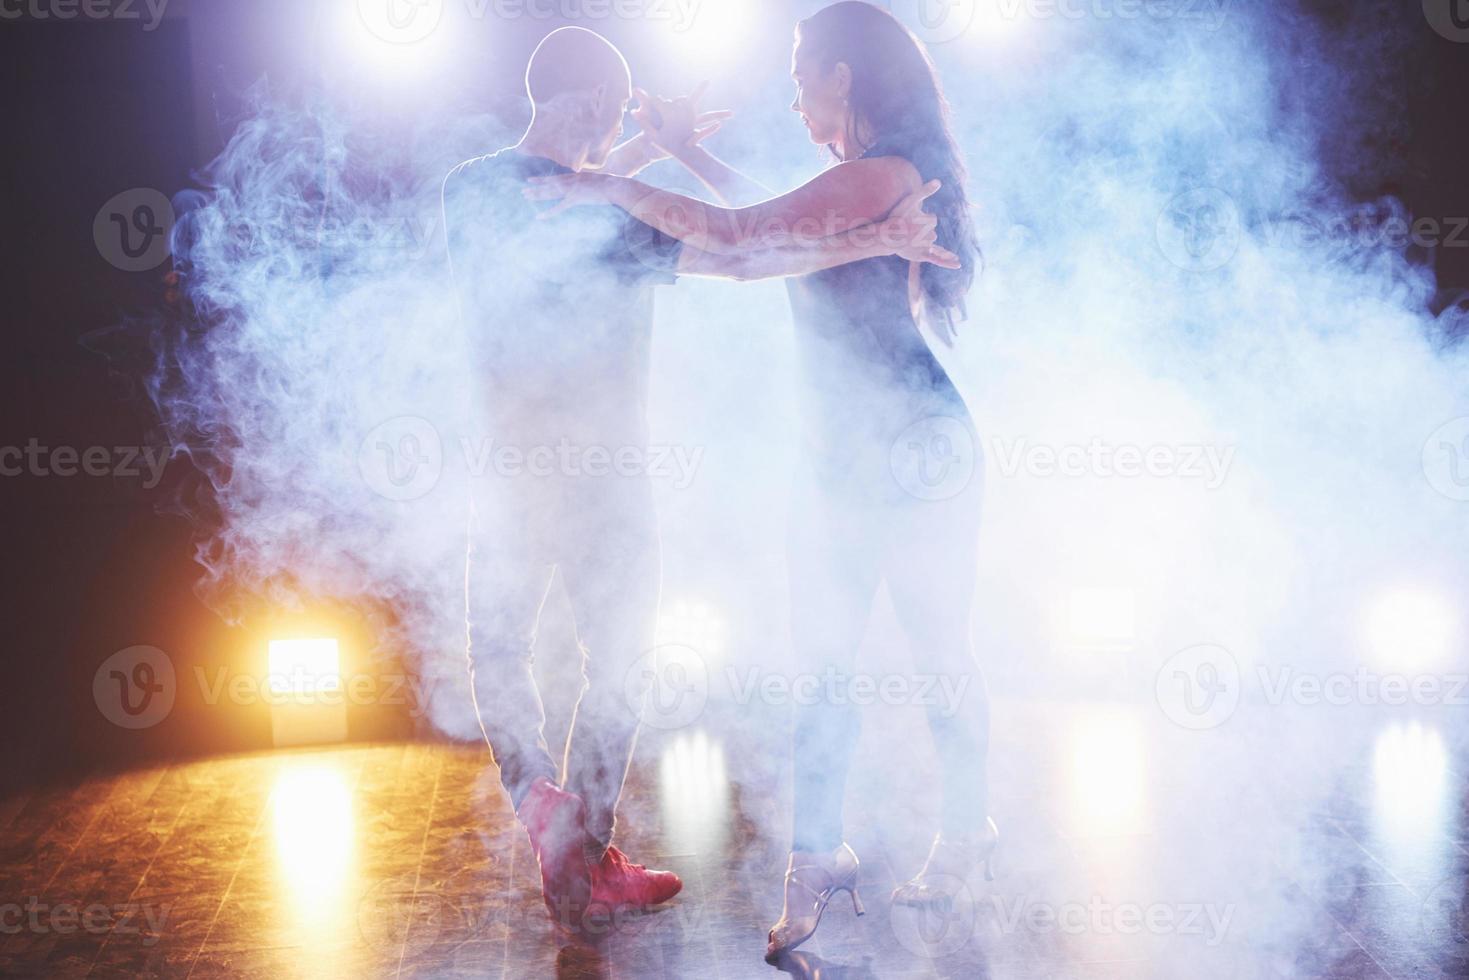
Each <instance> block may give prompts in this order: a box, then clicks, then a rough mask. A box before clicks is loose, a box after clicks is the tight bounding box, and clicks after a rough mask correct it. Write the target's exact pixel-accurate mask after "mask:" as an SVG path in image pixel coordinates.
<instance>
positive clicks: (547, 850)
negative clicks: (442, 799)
mask: <svg viewBox="0 0 1469 980" xmlns="http://www.w3.org/2000/svg"><path fill="white" fill-rule="evenodd" d="M507 498H508V499H507ZM475 504H476V507H475V518H474V519H472V521H471V534H470V545H469V558H468V563H467V568H466V583H465V584H466V588H465V594H466V597H467V603H466V604H467V613H468V614H467V619H468V629H469V671H470V682H471V690H472V692H473V695H474V699H475V709H476V712H477V713H478V715H479V720H480V727H481V728H482V730H483V731H484V734H485V740H486V741H488V742H489V744H490V749H491V751H492V752H494V754H495V759H496V761H497V762H498V763H499V765H500V781H501V782H502V783H503V784H504V786H505V789H506V792H508V793H509V794H510V799H511V802H512V803H513V804H514V805H515V814H516V816H517V817H518V818H519V819H520V822H521V823H522V824H523V825H524V826H525V829H526V833H527V834H528V835H529V836H530V843H531V849H532V850H533V851H534V852H535V855H536V862H537V864H538V865H539V867H540V872H541V894H542V898H543V899H544V900H545V903H546V909H547V911H548V912H549V913H550V915H551V918H552V920H553V921H554V922H556V923H557V924H558V925H562V926H566V927H568V928H572V929H575V928H577V927H578V926H580V924H581V922H582V917H583V915H584V914H585V913H586V910H587V907H588V905H589V904H590V902H591V897H592V878H591V867H590V866H589V865H588V864H587V861H586V853H585V851H586V848H585V840H586V831H585V829H584V827H585V823H586V807H585V805H584V804H583V803H582V801H581V800H580V799H579V798H577V797H576V796H575V795H574V794H571V793H568V792H565V791H563V790H562V789H561V788H560V787H558V786H557V785H556V763H555V761H554V760H553V759H552V758H551V754H550V752H549V751H547V749H546V740H545V735H544V733H543V728H544V726H545V711H544V709H543V707H542V705H541V696H540V691H539V690H537V688H536V682H535V675H534V673H533V672H532V665H533V650H534V644H535V630H536V625H537V622H538V621H539V618H540V611H541V607H542V605H543V604H544V602H545V597H546V593H547V591H548V588H549V584H550V577H551V574H552V566H551V564H550V563H549V561H546V560H544V559H543V558H542V557H541V556H542V554H543V549H542V547H541V545H540V542H542V541H544V540H545V535H544V529H545V526H546V523H547V522H546V520H544V518H545V517H546V516H547V513H548V511H547V508H546V501H545V500H541V501H538V502H527V501H526V500H524V499H517V498H513V496H512V495H511V494H508V493H507V494H499V495H496V496H494V497H492V498H489V499H487V498H486V497H480V498H479V499H477V500H476V501H475ZM538 518H541V519H538ZM553 523H554V522H553Z"/></svg>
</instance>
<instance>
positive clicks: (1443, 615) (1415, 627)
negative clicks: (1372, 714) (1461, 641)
mask: <svg viewBox="0 0 1469 980" xmlns="http://www.w3.org/2000/svg"><path fill="white" fill-rule="evenodd" d="M1458 625H1459V624H1458V617H1457V616H1456V615H1455V613H1454V607H1453V606H1452V605H1451V604H1450V603H1448V602H1447V601H1445V600H1444V598H1443V597H1442V596H1440V595H1437V594H1435V593H1432V592H1428V591H1423V590H1419V589H1408V588H1402V589H1395V590H1393V591H1390V592H1387V593H1384V594H1383V595H1381V596H1379V597H1378V598H1377V599H1376V600H1375V601H1373V603H1372V604H1371V605H1370V606H1369V607H1368V609H1367V615H1366V622H1365V630H1366V645H1367V649H1368V650H1369V652H1370V653H1371V655H1372V656H1373V658H1374V659H1375V661H1376V666H1377V667H1379V668H1381V669H1383V670H1390V671H1393V672H1408V671H1417V670H1428V669H1432V668H1433V667H1435V666H1439V665H1442V664H1445V663H1448V662H1450V661H1451V660H1452V659H1453V653H1454V644H1455V642H1456V639H1457V634H1458V632H1459V630H1458Z"/></svg>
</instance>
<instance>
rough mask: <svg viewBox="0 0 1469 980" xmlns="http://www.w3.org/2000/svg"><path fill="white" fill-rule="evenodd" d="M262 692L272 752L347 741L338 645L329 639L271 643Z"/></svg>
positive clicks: (296, 638)
mask: <svg viewBox="0 0 1469 980" xmlns="http://www.w3.org/2000/svg"><path fill="white" fill-rule="evenodd" d="M267 661H268V668H267V670H268V673H267V676H266V687H267V690H268V691H269V692H270V731H271V740H272V742H273V743H274V744H275V745H276V746H277V747H282V746H287V745H310V744H315V743H322V742H341V741H344V740H345V739H346V738H347V702H346V698H345V696H344V692H343V690H342V657H341V649H340V645H339V644H338V643H337V641H336V639H335V638H332V637H309V638H304V637H293V638H290V639H280V640H271V641H270V645H269V653H268V656H267Z"/></svg>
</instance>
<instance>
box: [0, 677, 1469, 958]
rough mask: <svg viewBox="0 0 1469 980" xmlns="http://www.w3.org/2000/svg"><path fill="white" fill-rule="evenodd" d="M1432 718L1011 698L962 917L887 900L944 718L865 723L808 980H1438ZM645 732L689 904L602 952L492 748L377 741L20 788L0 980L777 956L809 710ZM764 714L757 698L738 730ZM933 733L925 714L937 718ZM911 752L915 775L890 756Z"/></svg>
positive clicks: (666, 854) (1461, 824) (1446, 874)
mask: <svg viewBox="0 0 1469 980" xmlns="http://www.w3.org/2000/svg"><path fill="white" fill-rule="evenodd" d="M1444 710H1445V709H1439V714H1437V715H1432V714H1430V715H1428V716H1425V717H1417V716H1412V715H1396V714H1393V713H1391V712H1383V713H1368V712H1362V713H1358V714H1355V715H1352V716H1350V717H1347V716H1339V715H1336V714H1329V713H1327V712H1326V711H1325V709H1320V710H1317V711H1313V710H1311V709H1299V710H1297V711H1295V712H1288V711H1283V710H1282V709H1280V708H1278V707H1277V708H1274V709H1261V710H1260V711H1258V712H1255V713H1254V714H1252V713H1251V709H1249V708H1247V707H1241V709H1240V712H1239V713H1238V714H1237V715H1236V717H1235V718H1232V719H1230V721H1229V723H1228V724H1226V725H1223V726H1220V727H1219V728H1218V729H1216V730H1213V731H1206V732H1193V731H1185V730H1183V729H1180V728H1178V727H1177V726H1174V725H1171V724H1170V723H1169V722H1168V721H1167V719H1166V718H1162V717H1161V716H1160V713H1159V712H1157V710H1156V706H1151V709H1150V706H1148V705H1145V704H1141V703H1135V704H1126V703H1116V704H1108V703H1105V702H1102V701H1099V700H1096V699H1093V700H1087V701H1074V702H1068V701H1059V700H1042V699H1034V700H1019V701H1016V700H1003V699H1002V700H1000V701H999V702H998V703H997V704H996V709H995V735H994V751H993V758H994V760H995V761H994V766H993V783H994V803H993V810H994V813H995V816H996V818H997V820H998V823H999V825H1000V827H1001V832H1002V840H1003V851H1002V855H1001V857H1002V860H1001V861H1000V866H999V871H1000V874H999V878H998V880H996V881H994V882H993V883H986V882H984V881H983V879H982V877H976V878H975V879H974V880H973V881H970V882H968V883H967V884H966V887H965V888H964V890H963V891H961V892H960V893H959V895H958V896H957V898H956V900H955V902H954V903H953V905H952V906H951V907H949V908H948V909H945V910H942V911H941V912H940V913H925V914H922V915H920V914H917V913H914V912H910V911H909V910H906V909H902V908H894V907H892V906H891V905H890V903H889V902H888V893H889V892H890V890H891V889H892V887H893V886H894V884H895V883H896V882H897V881H898V880H900V879H901V878H903V877H906V876H907V875H908V874H911V873H912V871H913V870H914V869H916V867H917V866H918V864H919V863H920V862H921V860H922V857H923V854H924V853H925V852H926V849H927V835H928V834H929V833H930V832H931V830H930V829H929V828H931V819H932V815H933V813H934V812H935V810H936V805H937V800H936V787H935V785H934V782H933V778H932V759H931V756H930V755H929V754H928V752H929V750H928V749H927V746H926V743H925V742H924V740H923V737H922V734H921V716H912V715H901V713H900V715H895V716H894V717H892V718H879V719H875V720H874V719H869V724H867V725H866V727H865V729H864V736H863V742H862V752H861V753H860V754H859V763H858V767H857V769H856V771H855V772H854V773H853V777H852V782H851V785H850V787H849V794H848V805H847V818H848V823H849V839H850V841H851V843H852V844H853V846H854V848H855V849H856V850H857V852H858V853H859V855H861V857H862V860H863V874H864V877H863V892H864V897H865V899H866V906H867V915H866V916H865V917H863V918H861V919H858V918H856V917H855V916H854V915H853V913H852V909H851V906H850V904H849V903H845V902H837V903H834V904H833V906H832V908H831V909H830V910H829V911H828V914H827V917H826V920H825V921H824V922H823V924H822V926H821V928H820V930H819V932H818V933H817V935H816V937H815V938H814V939H813V940H812V941H811V942H809V943H808V944H807V945H806V947H805V948H804V950H803V952H802V954H801V955H800V956H797V957H792V958H791V959H789V960H788V961H786V962H784V963H782V964H780V965H779V970H781V971H784V972H785V973H789V974H793V975H796V976H813V977H849V978H850V977H935V976H936V977H965V978H973V977H996V978H998V977H1055V978H1063V977H1066V978H1069V977H1077V978H1080V977H1109V978H1114V977H1115V978H1133V977H1168V978H1201V977H1204V978H1207V977H1221V978H1223V977H1231V978H1233V977H1257V976H1258V977H1362V978H1366V977H1396V978H1407V977H1425V976H1429V977H1432V976H1462V975H1465V974H1466V972H1469V940H1466V934H1465V926H1466V921H1465V916H1464V903H1465V900H1466V881H1469V854H1466V847H1469V838H1466V829H1465V824H1466V820H1465V813H1466V809H1465V800H1466V792H1465V790H1466V785H1469V784H1466V781H1465V775H1464V774H1465V768H1464V763H1465V761H1466V760H1469V752H1466V746H1469V740H1466V739H1464V737H1463V732H1462V730H1454V729H1446V728H1444V727H1442V724H1443V722H1444V717H1445V716H1444V714H1443V712H1444ZM738 720H740V718H739V717H737V716H735V715H734V714H731V713H721V712H718V711H714V712H710V714H709V717H707V718H705V719H703V721H704V722H705V724H704V725H703V727H699V728H687V729H682V730H678V731H647V732H645V734H644V737H643V739H642V741H641V742H640V744H639V748H638V756H637V760H636V762H635V766H634V770H633V773H632V778H631V781H630V783H629V787H628V792H627V795H626V798H625V801H624V808H623V815H622V823H621V826H620V830H619V835H620V838H619V839H620V842H621V843H622V845H623V846H624V848H625V849H626V850H627V851H628V852H629V853H630V854H631V855H632V856H633V857H634V858H635V859H636V860H640V861H647V862H648V863H650V864H654V865H659V866H664V867H669V868H672V869H674V870H676V871H678V872H679V873H680V874H681V875H682V876H683V878H684V881H685V883H686V884H685V890H684V892H683V894H682V895H681V896H679V897H678V898H677V899H676V900H675V901H674V902H673V903H672V904H671V905H669V906H667V907H665V908H663V909H661V910H656V911H652V912H649V913H645V914H640V915H637V916H628V917H623V918H620V919H618V920H617V921H614V922H610V923H608V924H606V926H605V927H604V928H603V930H602V931H601V932H600V933H599V934H598V935H597V936H593V937H587V938H586V939H585V940H584V941H581V942H577V943H571V942H568V941H567V940H565V939H563V938H560V937H558V936H557V934H556V933H554V932H553V930H552V929H551V928H550V927H549V925H548V924H547V923H546V922H545V921H544V920H543V918H542V914H541V907H540V904H539V901H538V888H537V877H536V873H535V868H534V864H533V860H532V858H531V854H530V850H529V848H528V846H527V843H526V840H525V838H524V835H523V834H522V833H521V831H520V830H519V829H518V827H517V826H516V824H515V823H514V820H513V818H512V814H511V812H510V809H509V806H508V804H507V802H506V800H505V798H504V797H503V794H502V793H501V792H500V790H499V786H498V783H497V781H496V776H495V771H494V769H493V766H492V765H491V764H490V762H489V757H488V754H487V752H486V751H484V750H482V749H480V748H478V747H476V746H472V745H452V744H433V743H427V742H423V743H409V744H362V745H357V744H353V745H346V746H338V747H332V748H324V749H298V750H292V751H276V752H267V753H260V754H252V755H243V756H230V757H223V758H215V759H208V760H202V761H180V762H178V763H175V764H171V765H164V766H158V767H153V768H147V769H141V770H136V771H131V772H125V773H108V774H98V775H95V776H93V777H92V778H88V779H85V780H80V781H75V782H72V783H70V784H68V785H64V786H57V787H51V788H47V789H43V790H36V791H33V792H30V793H28V794H22V795H20V796H17V797H15V798H13V799H10V800H8V801H5V802H4V804H3V806H0V835H3V837H0V840H3V851H0V882H3V885H0V906H3V907H0V926H3V928H4V935H0V974H3V975H6V976H37V977H41V976H44V977H68V976H96V977H113V976H116V977H149V976H168V977H172V976H180V977H182V976H192V977H214V976H225V975H230V976H247V977H261V978H291V977H301V978H321V977H501V976H504V977H521V976H526V977H540V976H545V977H549V976H561V977H698V978H704V977H709V978H718V977H778V976H780V975H781V973H780V972H778V970H777V968H773V967H771V966H767V965H766V964H765V963H764V962H763V961H762V953H763V948H764V946H763V944H764V936H765V930H766V928H767V927H768V926H769V924H770V923H771V921H772V920H773V919H774V918H775V917H776V915H777V913H778V912H779V908H780V895H781V872H782V870H783V866H784V859H785V854H784V851H785V846H786V845H785V841H784V839H783V838H784V835H785V832H786V831H785V828H786V824H787V820H788V813H789V786H788V784H789V766H788V761H787V760H786V759H785V758H784V754H783V752H782V751H781V749H780V746H781V744H782V741H783V739H784V738H785V737H786V735H785V731H784V730H783V729H782V727H781V725H780V724H779V723H778V719H776V718H775V717H774V715H773V716H772V718H771V719H770V723H769V724H765V723H763V720H762V723H760V724H748V723H747V724H744V725H736V724H734V723H735V722H736V721H738ZM745 720H746V721H747V722H748V721H749V719H748V718H746V719H745ZM906 726H913V728H912V730H911V731H910V730H909V728H908V727H906ZM894 758H897V759H904V758H906V759H908V761H909V764H908V765H897V766H894V765H891V764H889V762H890V760H892V759H894Z"/></svg>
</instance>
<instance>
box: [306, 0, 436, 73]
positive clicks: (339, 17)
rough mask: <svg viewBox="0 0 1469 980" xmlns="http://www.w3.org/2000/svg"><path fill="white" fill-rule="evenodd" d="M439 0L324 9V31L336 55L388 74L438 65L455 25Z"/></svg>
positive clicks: (388, 0)
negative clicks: (325, 10) (326, 11)
mask: <svg viewBox="0 0 1469 980" xmlns="http://www.w3.org/2000/svg"><path fill="white" fill-rule="evenodd" d="M453 13H454V11H453V10H452V9H451V7H450V5H448V4H446V3H444V0H349V2H340V3H335V4H332V5H330V13H329V15H328V16H327V17H326V19H325V20H326V22H325V27H326V30H327V31H328V33H329V34H330V35H332V36H333V37H334V38H335V39H336V46H337V48H338V52H339V54H340V55H342V56H345V57H346V58H347V59H349V60H351V61H354V62H357V63H358V64H360V65H362V66H364V67H367V68H370V69H372V71H373V72H374V73H386V74H391V75H393V76H398V75H401V74H403V73H405V72H417V71H422V70H426V69H429V68H433V67H436V66H441V65H442V64H443V61H444V59H445V58H446V57H447V56H448V54H449V47H450V45H451V44H452V41H453V38H454V36H455V35H456V34H457V33H459V32H460V31H462V26H461V25H456V24H454V23H451V20H452V17H451V15H452V14H453Z"/></svg>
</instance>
